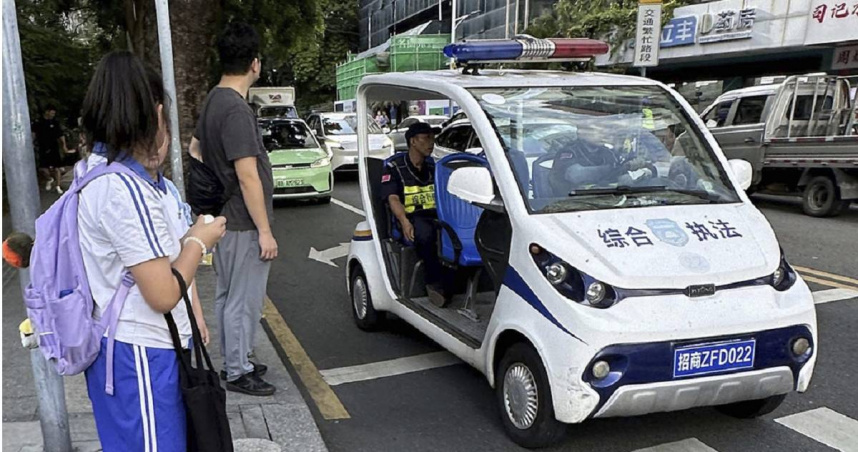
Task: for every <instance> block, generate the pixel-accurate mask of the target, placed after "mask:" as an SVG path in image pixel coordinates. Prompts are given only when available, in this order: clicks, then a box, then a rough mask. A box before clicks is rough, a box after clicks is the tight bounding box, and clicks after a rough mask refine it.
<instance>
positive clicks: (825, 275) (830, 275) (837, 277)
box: [793, 265, 858, 286]
mask: <svg viewBox="0 0 858 452" xmlns="http://www.w3.org/2000/svg"><path fill="white" fill-rule="evenodd" d="M793 268H794V269H796V270H798V271H800V272H801V273H810V274H811V275H816V276H822V277H823V278H828V279H833V280H835V281H840V282H844V283H847V284H854V285H856V286H858V279H853V278H849V277H846V276H840V275H835V274H833V273H827V272H824V271H820V270H814V269H812V268H807V267H799V266H797V265H793Z"/></svg>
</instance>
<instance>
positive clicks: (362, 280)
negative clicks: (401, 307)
mask: <svg viewBox="0 0 858 452" xmlns="http://www.w3.org/2000/svg"><path fill="white" fill-rule="evenodd" d="M350 287H351V298H352V314H353V315H354V318H355V323H356V324H357V326H358V328H360V329H362V330H364V331H375V330H377V329H379V328H380V327H381V325H382V323H383V322H384V319H385V313H384V312H379V311H376V310H375V307H374V306H373V305H372V296H371V295H370V293H369V286H368V285H367V283H366V275H364V273H363V270H362V269H361V268H360V267H358V268H356V269H355V270H354V274H352V280H351V286H350Z"/></svg>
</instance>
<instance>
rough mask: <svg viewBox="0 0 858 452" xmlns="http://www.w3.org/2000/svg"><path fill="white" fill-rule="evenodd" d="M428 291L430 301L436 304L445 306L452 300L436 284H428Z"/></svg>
mask: <svg viewBox="0 0 858 452" xmlns="http://www.w3.org/2000/svg"><path fill="white" fill-rule="evenodd" d="M426 292H427V293H428V294H429V301H431V302H432V304H434V305H435V306H438V307H439V308H443V307H444V306H447V303H449V302H450V298H449V297H447V295H445V294H444V292H443V291H442V290H441V289H439V288H437V287H435V286H426Z"/></svg>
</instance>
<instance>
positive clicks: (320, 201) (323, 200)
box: [316, 196, 331, 204]
mask: <svg viewBox="0 0 858 452" xmlns="http://www.w3.org/2000/svg"><path fill="white" fill-rule="evenodd" d="M316 203H318V204H330V203H331V197H330V196H322V197H321V198H316Z"/></svg>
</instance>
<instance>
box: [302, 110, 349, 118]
mask: <svg viewBox="0 0 858 452" xmlns="http://www.w3.org/2000/svg"><path fill="white" fill-rule="evenodd" d="M313 114H314V115H319V116H320V117H322V118H334V119H343V118H346V117H349V116H355V115H356V114H357V113H356V112H351V113H346V112H342V111H336V112H327V113H325V112H322V113H313Z"/></svg>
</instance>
